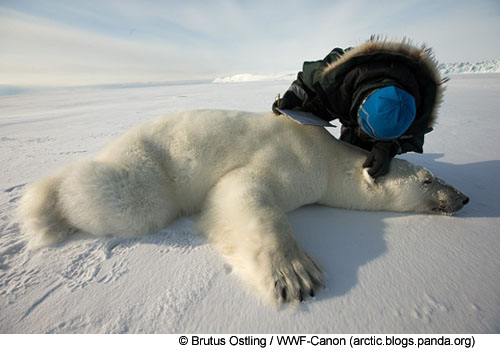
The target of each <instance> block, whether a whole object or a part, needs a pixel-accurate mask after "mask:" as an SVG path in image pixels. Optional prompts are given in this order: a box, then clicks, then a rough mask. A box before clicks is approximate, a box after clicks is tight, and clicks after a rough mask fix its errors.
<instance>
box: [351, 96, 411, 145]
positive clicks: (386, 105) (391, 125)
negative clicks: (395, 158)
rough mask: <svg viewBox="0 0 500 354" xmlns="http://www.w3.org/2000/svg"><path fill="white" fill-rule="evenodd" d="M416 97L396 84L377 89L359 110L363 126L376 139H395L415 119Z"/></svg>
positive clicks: (360, 121) (360, 122)
mask: <svg viewBox="0 0 500 354" xmlns="http://www.w3.org/2000/svg"><path fill="white" fill-rule="evenodd" d="M415 113H416V107H415V99H414V98H413V96H412V95H410V94H409V93H408V92H406V91H404V90H402V89H400V88H399V87H396V86H387V87H383V88H380V89H376V90H374V91H372V92H371V93H370V94H368V96H367V98H365V100H364V101H363V102H362V103H361V105H360V107H359V112H358V116H359V117H358V118H359V124H360V125H361V128H363V130H364V131H365V132H366V133H367V134H368V135H369V136H371V137H372V138H373V139H375V140H386V141H389V140H394V139H396V138H398V137H400V136H401V135H403V133H404V132H405V131H406V130H407V129H408V128H409V127H410V125H411V123H413V120H414V119H415Z"/></svg>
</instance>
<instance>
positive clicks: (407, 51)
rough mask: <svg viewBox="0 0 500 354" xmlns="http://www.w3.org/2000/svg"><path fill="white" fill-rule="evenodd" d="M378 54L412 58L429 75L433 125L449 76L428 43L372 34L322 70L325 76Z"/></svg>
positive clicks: (430, 122)
mask: <svg viewBox="0 0 500 354" xmlns="http://www.w3.org/2000/svg"><path fill="white" fill-rule="evenodd" d="M378 54H387V55H395V56H400V57H401V56H402V57H405V58H406V59H408V60H410V61H411V62H412V63H414V64H415V65H416V66H418V67H419V68H420V70H422V71H424V72H425V74H426V76H427V77H429V78H430V79H431V80H432V81H433V82H434V84H435V87H436V97H435V102H434V105H433V107H432V112H431V114H430V117H429V120H428V123H427V124H428V126H429V127H431V126H432V125H433V124H434V123H435V121H436V117H437V111H438V109H439V107H440V105H441V103H442V100H443V94H444V90H445V86H444V85H443V84H444V83H445V82H446V81H448V79H447V78H442V77H441V75H440V72H439V64H438V62H437V60H436V59H435V57H434V55H433V52H432V49H431V48H429V47H427V46H426V45H420V46H418V45H415V44H414V43H413V42H412V41H411V40H409V39H407V38H404V39H403V40H400V41H391V40H388V39H386V38H383V37H380V36H372V37H371V38H370V39H369V40H368V41H367V42H365V43H364V44H362V45H360V46H358V47H355V48H352V49H350V50H347V51H346V52H345V54H344V55H342V56H341V57H340V58H339V59H338V60H336V61H334V62H333V63H331V64H329V65H328V66H326V68H325V69H324V70H323V72H322V76H323V77H325V76H327V75H328V73H331V72H332V71H334V70H336V69H339V68H341V67H342V66H343V65H346V64H348V63H349V62H351V61H353V59H354V60H356V58H360V57H365V56H366V57H370V56H374V55H378Z"/></svg>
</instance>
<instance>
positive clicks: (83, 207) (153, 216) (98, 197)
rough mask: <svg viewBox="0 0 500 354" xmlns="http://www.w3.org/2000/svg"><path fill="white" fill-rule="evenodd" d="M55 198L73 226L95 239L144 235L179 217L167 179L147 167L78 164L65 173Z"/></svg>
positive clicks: (159, 170) (150, 167) (86, 162)
mask: <svg viewBox="0 0 500 354" xmlns="http://www.w3.org/2000/svg"><path fill="white" fill-rule="evenodd" d="M59 198H60V199H61V204H62V207H63V210H64V213H65V216H66V218H67V219H68V221H69V222H70V223H71V224H72V225H74V226H76V227H77V228H78V229H80V230H83V231H86V232H89V233H91V234H94V235H98V236H107V235H110V236H111V235H113V236H114V235H116V236H131V235H144V234H148V233H151V232H155V231H158V230H159V229H161V228H163V227H165V226H166V225H167V224H168V223H169V222H170V221H171V220H172V219H174V218H175V217H176V216H177V215H178V213H179V210H178V207H177V203H176V202H175V198H174V195H173V193H172V192H171V190H170V186H169V184H168V179H167V177H166V176H165V175H164V173H163V172H162V171H161V169H160V168H159V167H156V166H154V165H153V164H150V165H148V164H147V163H144V164H143V165H141V166H132V167H130V166H122V165H115V164H111V163H107V162H101V161H81V162H79V163H77V164H76V165H75V166H73V168H71V169H69V170H68V173H67V175H66V176H65V178H64V180H63V181H62V183H61V186H60V190H59Z"/></svg>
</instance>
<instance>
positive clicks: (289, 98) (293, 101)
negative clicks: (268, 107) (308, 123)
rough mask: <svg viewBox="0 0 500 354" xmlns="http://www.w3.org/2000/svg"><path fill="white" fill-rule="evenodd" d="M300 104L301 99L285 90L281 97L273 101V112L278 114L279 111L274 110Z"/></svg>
mask: <svg viewBox="0 0 500 354" xmlns="http://www.w3.org/2000/svg"><path fill="white" fill-rule="evenodd" d="M301 104H302V100H301V99H300V98H298V97H297V95H296V94H295V93H294V92H292V91H286V92H285V94H284V95H283V97H281V98H280V99H277V100H276V101H274V103H273V107H272V109H273V112H274V114H277V115H280V114H281V113H280V112H278V111H277V110H276V108H279V109H293V108H295V107H298V106H300V105H301Z"/></svg>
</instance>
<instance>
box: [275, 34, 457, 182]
mask: <svg viewBox="0 0 500 354" xmlns="http://www.w3.org/2000/svg"><path fill="white" fill-rule="evenodd" d="M446 81H447V79H441V77H440V73H439V66H438V63H437V61H436V60H435V59H434V56H433V54H432V50H431V49H430V48H427V47H425V46H416V45H414V44H412V42H411V41H409V40H406V39H404V40H402V41H389V40H387V39H384V38H381V37H375V36H372V37H371V38H370V39H369V40H368V41H367V42H365V43H364V44H362V45H360V46H359V47H356V48H352V47H351V48H347V49H341V48H335V49H333V50H332V51H331V52H330V53H329V54H328V55H327V56H326V57H325V58H324V59H323V60H319V61H313V62H304V64H303V69H302V71H301V72H299V73H298V75H297V79H296V80H295V81H294V82H293V83H292V84H291V86H290V87H289V89H288V90H287V91H286V92H285V93H284V95H283V97H281V98H280V97H279V96H278V99H277V100H276V101H275V102H274V103H273V106H272V110H273V112H274V113H275V114H281V112H280V110H284V109H292V110H300V111H305V112H310V113H312V114H314V115H315V116H317V117H319V118H320V119H321V120H322V121H325V122H329V121H332V120H335V119H339V120H340V122H341V124H342V128H341V135H340V139H341V140H343V141H346V142H348V143H350V144H353V145H356V146H358V147H360V148H362V149H365V150H367V151H369V154H368V157H367V159H366V161H365V162H364V164H363V167H366V168H368V173H369V174H370V175H371V176H372V177H374V178H376V177H379V176H383V175H385V174H386V173H387V172H388V171H389V166H390V161H391V159H392V158H393V157H394V156H395V155H397V154H402V153H406V152H410V151H413V152H417V153H422V152H423V144H424V136H425V134H427V133H429V132H431V131H432V130H433V128H432V127H433V124H434V122H435V120H436V115H437V109H438V107H439V105H440V103H441V98H442V93H443V90H444V87H443V86H444V85H443V83H444V82H446ZM278 109H279V110H278Z"/></svg>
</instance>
